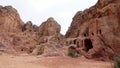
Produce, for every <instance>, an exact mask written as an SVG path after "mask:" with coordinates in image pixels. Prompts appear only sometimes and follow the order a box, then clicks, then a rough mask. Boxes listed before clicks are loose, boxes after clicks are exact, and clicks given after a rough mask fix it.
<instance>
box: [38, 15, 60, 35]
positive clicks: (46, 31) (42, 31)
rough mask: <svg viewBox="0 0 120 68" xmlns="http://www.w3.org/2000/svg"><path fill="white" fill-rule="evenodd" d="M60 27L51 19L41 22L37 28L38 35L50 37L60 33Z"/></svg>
mask: <svg viewBox="0 0 120 68" xmlns="http://www.w3.org/2000/svg"><path fill="white" fill-rule="evenodd" d="M60 29H61V27H60V25H59V24H58V23H57V22H56V21H55V20H54V19H53V18H52V17H50V18H48V20H47V21H45V22H43V23H42V24H41V25H40V27H39V35H41V36H52V35H56V34H59V33H60Z"/></svg>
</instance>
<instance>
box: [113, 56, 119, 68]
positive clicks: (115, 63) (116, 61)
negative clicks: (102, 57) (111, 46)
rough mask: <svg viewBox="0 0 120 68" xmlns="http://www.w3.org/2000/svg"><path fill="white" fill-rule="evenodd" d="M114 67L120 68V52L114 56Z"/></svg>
mask: <svg viewBox="0 0 120 68" xmlns="http://www.w3.org/2000/svg"><path fill="white" fill-rule="evenodd" d="M114 68H120V54H119V55H118V56H117V57H115V58H114Z"/></svg>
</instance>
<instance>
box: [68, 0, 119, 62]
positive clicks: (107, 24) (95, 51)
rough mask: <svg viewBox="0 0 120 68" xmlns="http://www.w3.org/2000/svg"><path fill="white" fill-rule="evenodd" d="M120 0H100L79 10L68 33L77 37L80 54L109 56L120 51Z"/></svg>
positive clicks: (91, 56)
mask: <svg viewBox="0 0 120 68" xmlns="http://www.w3.org/2000/svg"><path fill="white" fill-rule="evenodd" d="M119 8H120V0H98V2H97V4H96V5H94V6H92V7H91V8H89V9H86V10H85V11H79V12H77V13H76V15H75V16H74V18H73V21H72V23H71V26H70V28H69V29H68V31H67V33H66V37H67V38H76V39H77V40H78V41H77V43H78V44H76V45H77V46H78V47H77V48H78V51H79V53H80V54H82V55H84V56H85V57H87V58H99V59H100V58H103V60H104V59H105V58H109V59H111V57H113V56H114V55H116V54H118V53H120V9H119Z"/></svg>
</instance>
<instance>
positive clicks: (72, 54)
mask: <svg viewBox="0 0 120 68" xmlns="http://www.w3.org/2000/svg"><path fill="white" fill-rule="evenodd" d="M68 56H70V57H77V53H76V49H75V48H73V47H70V48H69V49H68Z"/></svg>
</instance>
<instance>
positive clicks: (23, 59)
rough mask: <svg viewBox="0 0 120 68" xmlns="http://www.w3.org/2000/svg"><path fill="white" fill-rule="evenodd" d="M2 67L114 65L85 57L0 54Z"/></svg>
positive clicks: (108, 67)
mask: <svg viewBox="0 0 120 68" xmlns="http://www.w3.org/2000/svg"><path fill="white" fill-rule="evenodd" d="M0 68H112V65H111V63H110V62H101V61H93V60H87V59H85V58H69V57H38V56H25V55H24V56H12V55H0Z"/></svg>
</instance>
